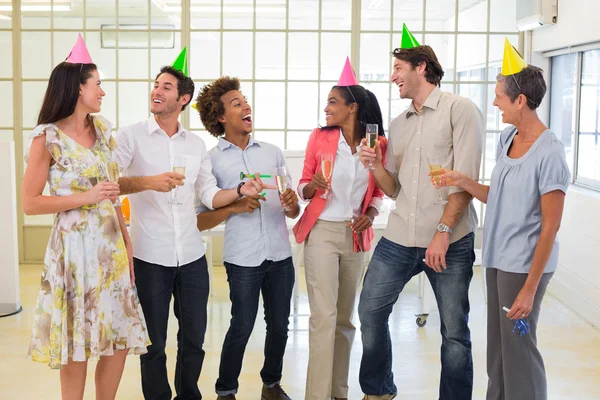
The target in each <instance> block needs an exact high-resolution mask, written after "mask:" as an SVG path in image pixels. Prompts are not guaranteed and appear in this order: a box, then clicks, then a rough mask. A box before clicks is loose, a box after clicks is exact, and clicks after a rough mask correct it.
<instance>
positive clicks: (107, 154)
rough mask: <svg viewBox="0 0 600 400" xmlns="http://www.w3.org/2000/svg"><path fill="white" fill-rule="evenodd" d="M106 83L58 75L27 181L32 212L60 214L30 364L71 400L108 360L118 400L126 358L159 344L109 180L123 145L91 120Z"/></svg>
mask: <svg viewBox="0 0 600 400" xmlns="http://www.w3.org/2000/svg"><path fill="white" fill-rule="evenodd" d="M90 61H91V60H90ZM100 84H101V82H100V78H99V75H98V71H97V68H96V65H94V64H91V63H71V62H63V63H61V64H59V65H58V66H57V67H56V68H55V69H54V71H53V72H52V75H51V76H50V80H49V82H48V88H47V90H46V95H45V97H44V102H43V105H42V109H41V111H40V115H39V118H38V124H39V125H38V127H37V128H35V130H34V132H33V137H32V139H31V145H30V151H29V155H28V157H27V170H26V171H25V177H24V181H23V209H24V211H25V213H26V214H28V215H34V214H56V217H55V219H54V225H53V227H52V233H51V235H50V241H49V243H48V247H47V250H46V256H45V260H44V269H43V272H42V280H41V288H40V292H39V296H38V300H37V306H36V309H35V316H34V324H33V333H32V338H31V345H30V348H29V357H30V358H31V359H32V360H34V361H39V362H44V363H47V364H48V365H49V366H50V367H51V368H55V369H60V380H61V391H62V398H63V399H82V398H83V393H84V388H85V379H86V372H87V361H88V360H98V364H97V367H96V376H95V382H96V399H114V398H115V395H116V392H117V388H118V386H119V382H120V379H121V375H122V372H123V368H124V365H125V357H126V355H127V354H128V353H129V352H131V353H135V354H143V353H145V352H146V346H148V345H149V344H150V341H149V339H148V334H147V329H146V323H145V320H144V316H143V314H142V309H141V307H140V304H139V300H138V297H137V294H136V291H135V288H134V286H133V284H134V275H133V262H132V252H131V243H130V240H129V235H128V234H127V230H126V228H125V223H124V221H123V215H122V213H121V208H120V207H115V206H114V204H113V202H114V201H115V200H116V199H117V195H118V193H119V185H118V184H117V183H113V182H110V181H109V180H110V179H109V174H110V172H109V169H110V166H111V162H113V150H114V147H115V144H116V142H115V140H114V139H113V137H112V136H111V125H110V123H109V122H108V121H106V120H105V119H104V118H102V117H100V116H91V115H90V114H91V113H97V112H99V111H100V107H101V104H102V97H103V96H104V94H105V93H104V91H103V90H102V88H101V87H100ZM113 179H114V178H113ZM46 181H47V183H48V185H49V188H50V193H51V196H46V195H44V194H43V190H44V186H45V184H46Z"/></svg>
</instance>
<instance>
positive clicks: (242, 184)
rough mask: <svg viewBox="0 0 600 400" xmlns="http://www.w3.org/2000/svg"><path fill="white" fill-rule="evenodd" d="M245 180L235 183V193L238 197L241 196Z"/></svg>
mask: <svg viewBox="0 0 600 400" xmlns="http://www.w3.org/2000/svg"><path fill="white" fill-rule="evenodd" d="M245 183H246V182H240V184H239V185H237V194H238V198H240V197H242V196H243V194H242V186H244V184H245Z"/></svg>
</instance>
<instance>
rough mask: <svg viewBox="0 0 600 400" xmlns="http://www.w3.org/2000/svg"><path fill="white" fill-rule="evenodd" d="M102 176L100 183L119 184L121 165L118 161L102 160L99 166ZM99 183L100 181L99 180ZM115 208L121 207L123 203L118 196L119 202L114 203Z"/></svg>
mask: <svg viewBox="0 0 600 400" xmlns="http://www.w3.org/2000/svg"><path fill="white" fill-rule="evenodd" d="M98 165H99V166H100V169H101V170H102V171H101V174H102V176H101V177H100V179H99V180H100V181H103V182H113V183H119V173H120V172H119V164H117V162H116V161H102V160H100V162H99V164H98ZM97 181H98V180H97ZM113 205H114V206H115V207H121V205H122V204H121V201H120V200H119V197H118V196H117V200H115V202H114V203H113Z"/></svg>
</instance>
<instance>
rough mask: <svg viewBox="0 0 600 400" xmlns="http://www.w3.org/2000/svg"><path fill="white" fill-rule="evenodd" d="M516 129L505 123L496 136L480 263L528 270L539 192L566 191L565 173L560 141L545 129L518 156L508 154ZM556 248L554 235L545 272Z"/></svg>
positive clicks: (537, 225) (535, 236) (538, 216)
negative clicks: (498, 135) (525, 150)
mask: <svg viewBox="0 0 600 400" xmlns="http://www.w3.org/2000/svg"><path fill="white" fill-rule="evenodd" d="M516 133H517V129H516V128H515V127H513V126H511V127H508V128H506V129H505V130H504V132H502V134H501V135H500V142H499V143H498V149H497V153H496V166H495V167H494V170H493V171H492V180H491V184H490V191H489V193H488V201H487V207H486V212H485V223H484V227H483V263H482V264H483V266H484V267H487V268H496V269H499V270H502V271H506V272H514V273H528V272H529V269H530V268H531V261H532V260H533V253H534V251H535V248H536V246H537V243H538V239H539V237H540V233H541V231H542V208H541V199H542V196H543V195H544V194H546V193H549V192H552V191H554V190H560V191H562V192H564V193H565V194H566V193H567V188H568V186H569V180H570V176H569V167H568V165H567V162H566V159H565V148H564V145H563V144H562V142H561V141H560V140H559V139H558V138H557V137H556V136H555V135H554V133H552V132H551V131H550V130H546V131H544V133H542V135H541V136H540V137H539V138H538V139H537V140H536V141H535V142H534V143H533V145H532V146H531V148H530V149H529V151H527V153H525V154H524V155H523V156H522V157H520V158H516V159H514V158H510V157H508V154H507V153H508V149H509V148H510V144H511V143H512V141H513V138H514V137H515V134H516ZM558 247H559V245H558V239H556V240H555V242H554V246H553V247H552V254H551V255H550V259H549V260H548V263H547V264H546V268H545V270H544V272H545V273H547V272H554V271H555V270H556V267H557V264H558Z"/></svg>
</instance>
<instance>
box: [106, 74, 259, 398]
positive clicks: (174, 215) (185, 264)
mask: <svg viewBox="0 0 600 400" xmlns="http://www.w3.org/2000/svg"><path fill="white" fill-rule="evenodd" d="M186 69H187V68H180V69H177V68H174V67H164V68H162V69H161V71H160V73H159V74H158V75H157V76H156V80H155V82H154V88H153V89H152V91H151V93H150V98H151V105H150V111H151V113H152V115H151V116H150V118H149V119H148V120H145V121H142V122H138V123H136V124H133V125H130V126H127V127H124V128H122V129H121V130H120V132H119V134H118V135H117V142H118V146H117V149H116V150H115V154H116V158H117V161H118V163H119V167H120V169H121V171H122V173H123V177H121V178H120V179H119V184H120V187H121V193H122V194H131V196H129V199H130V204H131V210H132V218H131V239H132V243H133V263H134V270H135V276H136V278H137V279H136V286H137V291H138V295H139V298H140V303H141V305H142V309H143V311H144V316H145V318H146V322H147V325H148V333H149V336H150V340H151V342H152V345H150V346H149V347H148V353H147V354H144V355H142V356H141V357H140V362H141V375H142V391H143V394H144V398H145V399H146V400H149V399H152V400H167V399H169V400H170V399H172V398H173V397H172V392H171V387H170V385H169V380H168V378H167V366H166V360H167V356H166V354H165V345H166V341H167V324H168V318H169V305H170V302H171V297H173V298H174V301H175V304H174V312H175V317H176V318H177V320H178V322H179V332H178V336H177V343H178V348H177V362H176V367H175V391H176V393H177V397H176V398H177V399H182V400H183V399H185V400H192V399H194V400H195V399H201V398H202V396H201V394H200V390H199V389H198V379H199V377H200V371H201V369H202V363H203V361H204V350H203V344H204V335H205V332H206V323H207V314H206V305H207V302H208V292H209V278H208V270H207V264H206V257H205V249H204V246H203V245H202V238H201V236H200V232H199V231H198V229H197V228H196V212H195V204H194V203H195V199H196V198H200V199H201V200H202V202H203V203H204V204H205V205H206V206H207V207H209V208H217V207H222V206H225V205H227V204H229V203H231V202H233V201H235V200H236V199H238V198H240V197H241V196H242V195H255V194H257V193H259V190H260V191H262V189H263V186H262V185H261V182H260V180H253V181H249V182H248V183H246V184H245V185H244V184H242V185H239V186H237V187H234V188H233V189H230V190H221V189H219V187H217V182H216V180H215V178H214V176H213V175H212V173H211V169H212V167H211V162H210V157H209V156H208V153H207V151H206V146H205V144H204V142H203V141H202V139H200V138H199V137H198V136H196V135H194V134H192V133H190V132H188V131H186V130H185V129H184V128H183V127H182V125H181V124H180V123H179V115H180V114H181V112H182V111H183V110H184V109H185V108H186V106H187V105H188V104H189V103H190V101H191V99H192V96H193V93H194V82H193V81H192V80H191V79H190V78H189V77H187V76H186V74H185V73H184V72H183V71H185V70H186ZM182 70H183V71H182ZM177 157H179V158H182V159H184V160H185V175H183V174H178V173H175V172H171V171H173V166H174V161H175V158H177ZM165 171H166V172H165ZM184 179H185V182H184ZM176 187H177V192H176V199H178V201H174V199H175V196H173V194H174V193H173V192H172V190H173V189H175V188H176Z"/></svg>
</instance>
